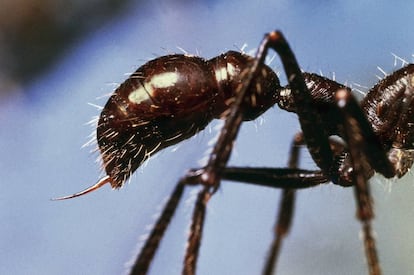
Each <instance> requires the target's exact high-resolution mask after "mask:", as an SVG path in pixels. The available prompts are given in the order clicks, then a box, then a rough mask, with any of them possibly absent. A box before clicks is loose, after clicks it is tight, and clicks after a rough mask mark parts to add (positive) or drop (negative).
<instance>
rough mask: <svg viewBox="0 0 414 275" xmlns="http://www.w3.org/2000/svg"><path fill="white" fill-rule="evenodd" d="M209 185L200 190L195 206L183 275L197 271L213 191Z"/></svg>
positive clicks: (191, 274) (190, 274) (189, 274)
mask: <svg viewBox="0 0 414 275" xmlns="http://www.w3.org/2000/svg"><path fill="white" fill-rule="evenodd" d="M209 189H210V188H209V187H208V186H206V187H204V188H203V190H201V191H200V193H199V194H198V197H197V201H196V204H195V206H194V213H193V217H192V219H191V221H192V223H191V227H190V235H189V237H188V242H187V248H186V252H185V257H184V267H183V273H182V274H183V275H193V274H195V273H196V267H197V257H198V252H199V250H200V243H201V237H202V233H203V230H202V229H203V226H204V221H205V215H206V206H207V202H208V200H209V199H210V197H211V195H212V193H211V192H210V190H209Z"/></svg>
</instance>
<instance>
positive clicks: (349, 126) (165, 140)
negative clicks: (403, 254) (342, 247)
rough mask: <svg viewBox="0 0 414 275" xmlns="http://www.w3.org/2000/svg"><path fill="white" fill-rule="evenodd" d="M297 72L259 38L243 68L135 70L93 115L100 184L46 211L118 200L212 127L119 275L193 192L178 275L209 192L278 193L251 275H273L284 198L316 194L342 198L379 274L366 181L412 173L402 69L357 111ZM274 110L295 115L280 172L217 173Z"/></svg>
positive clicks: (148, 249) (277, 35) (142, 257)
mask: <svg viewBox="0 0 414 275" xmlns="http://www.w3.org/2000/svg"><path fill="white" fill-rule="evenodd" d="M269 50H274V51H275V52H276V53H277V54H278V56H279V57H280V59H281V63H282V65H283V68H284V72H285V73H286V79H287V80H288V85H287V86H282V85H281V84H280V82H279V78H278V76H277V75H276V73H275V72H274V71H273V70H272V69H271V68H270V67H268V66H267V65H266V64H265V58H266V56H267V55H268V51H269ZM299 63H300V62H299ZM299 63H298V62H297V61H296V57H295V55H294V53H293V51H292V50H291V48H290V46H289V44H288V42H287V40H286V39H285V37H284V36H283V34H282V33H281V32H280V31H273V32H270V33H268V34H266V35H265V37H264V39H263V40H262V42H261V44H260V45H259V47H258V50H257V54H256V56H255V57H254V58H253V57H250V56H248V55H246V54H244V53H240V52H236V51H228V52H226V53H223V54H221V55H219V56H217V57H215V58H212V59H210V60H205V59H203V58H201V57H198V56H192V55H185V54H174V55H166V56H162V57H158V58H156V59H153V60H151V61H149V62H147V63H146V64H144V65H143V66H141V67H140V68H139V69H138V70H136V71H135V73H133V74H132V75H131V76H130V77H129V78H128V79H127V80H126V81H125V82H124V83H122V84H121V85H120V86H119V87H118V88H117V89H116V90H115V92H114V93H113V94H112V95H111V97H110V98H109V100H108V102H107V103H106V105H105V106H104V108H103V109H102V112H101V114H100V117H99V120H98V123H97V133H96V137H97V143H98V146H99V151H100V154H101V156H102V161H103V168H104V170H105V173H106V176H104V177H103V178H102V179H101V180H99V181H98V183H97V184H95V185H94V186H92V187H90V188H87V189H86V190H84V191H82V192H79V193H76V194H74V195H70V196H65V197H59V198H56V200H63V199H69V198H74V197H77V196H81V195H84V194H86V193H89V192H91V191H93V190H95V189H97V188H99V187H101V186H103V185H105V184H110V185H111V186H112V188H114V189H118V188H120V187H122V186H123V185H124V184H125V182H126V181H127V180H128V179H129V178H130V176H131V175H132V173H134V172H135V171H136V170H137V169H138V168H139V167H140V166H141V165H142V164H143V163H144V162H145V161H146V160H147V159H148V158H150V157H151V156H152V155H153V154H155V153H157V152H158V151H161V150H163V149H164V148H167V147H169V146H172V145H175V144H177V143H180V142H181V141H183V140H185V139H188V138H190V137H192V136H194V135H195V134H196V133H198V132H200V131H202V130H203V129H204V128H206V126H207V125H208V124H209V123H210V122H211V121H212V120H213V119H223V120H224V121H225V123H224V126H223V128H222V130H221V131H220V133H219V136H218V139H217V141H216V143H215V144H214V145H213V148H212V151H211V153H210V155H209V159H208V162H207V164H206V165H205V166H204V167H201V168H195V169H190V170H189V171H188V172H187V174H186V175H185V176H184V177H182V178H181V179H180V180H179V182H178V183H177V185H176V187H175V189H174V191H173V193H172V194H171V196H170V197H169V199H168V201H167V203H166V204H165V206H164V208H163V210H162V212H161V215H160V216H159V218H158V220H157V221H156V223H155V225H154V226H153V229H152V231H151V233H150V234H149V236H148V238H147V239H146V241H145V244H144V246H143V247H142V249H141V251H140V252H139V255H138V256H137V258H136V260H135V262H134V264H133V266H132V268H131V274H146V273H147V272H148V270H149V268H150V264H151V262H152V259H153V257H154V254H155V253H156V252H157V251H158V247H159V244H160V242H161V241H162V240H163V235H164V233H165V232H166V229H167V227H168V225H169V224H170V221H171V220H172V218H173V216H174V213H175V211H176V209H177V207H178V205H179V203H180V199H181V197H182V194H183V191H184V189H185V187H186V186H194V185H201V186H202V189H201V191H200V192H199V194H198V196H197V199H196V202H195V204H194V212H193V216H192V218H191V227H190V232H189V235H188V242H187V245H186V252H185V256H184V264H183V271H182V273H183V274H196V271H197V258H198V255H199V251H200V249H201V250H202V247H203V246H202V234H203V228H204V221H205V216H206V210H207V209H208V207H207V204H208V201H209V200H210V198H211V197H212V196H213V195H214V193H215V192H216V191H217V190H218V189H219V188H220V184H221V180H223V181H224V180H226V181H237V182H245V183H249V184H253V185H257V186H266V187H273V188H278V189H282V190H283V191H282V197H281V200H280V208H279V210H278V211H279V214H278V216H277V221H276V226H275V229H274V240H273V242H272V243H271V244H270V249H269V251H268V256H267V259H266V261H265V266H264V268H263V271H262V273H263V274H274V273H277V270H276V263H277V258H278V255H279V252H280V247H281V243H282V241H283V239H284V237H285V236H286V234H287V233H288V232H289V230H290V224H291V220H292V218H293V216H294V215H293V214H294V205H295V192H296V190H298V189H305V188H310V187H314V186H317V185H321V184H328V183H332V184H334V185H339V186H342V187H351V188H353V189H354V194H355V201H356V212H357V214H356V216H357V219H358V220H359V221H360V223H361V226H362V242H363V247H364V250H365V257H366V263H367V266H368V272H367V274H370V275H379V274H381V259H379V257H378V255H377V254H378V252H377V250H380V249H379V248H377V245H376V241H375V234H374V230H373V226H372V220H373V218H374V209H373V203H372V201H373V198H372V197H371V193H370V188H369V183H368V181H369V179H370V178H372V177H373V175H374V173H378V174H381V175H382V176H384V177H386V178H393V177H396V178H401V177H403V176H404V175H405V174H406V173H407V172H408V171H409V170H410V168H411V166H412V164H413V162H414V114H413V113H414V65H413V64H408V63H407V64H404V66H403V67H401V68H399V69H397V70H396V71H395V72H394V73H392V74H390V75H388V76H386V77H384V78H383V79H382V80H380V81H379V82H378V83H377V84H376V85H374V86H373V87H372V88H371V89H369V91H368V93H367V94H366V95H365V97H364V98H363V100H362V101H361V102H360V103H359V102H358V101H357V100H356V98H355V97H354V96H353V94H352V93H351V89H350V88H348V87H347V86H345V85H342V84H339V83H337V82H336V81H334V80H331V79H329V78H326V77H323V76H320V75H317V74H314V73H307V72H302V71H301V68H300V65H299ZM274 105H277V106H279V108H280V109H282V110H286V111H288V112H293V113H296V114H297V117H298V120H299V122H300V126H301V132H300V133H298V134H297V135H296V136H294V137H293V136H292V145H291V150H290V156H287V157H286V159H287V162H288V165H287V167H280V168H275V167H233V166H228V165H227V163H228V161H229V158H230V155H231V153H232V149H233V144H234V142H235V141H236V137H237V134H238V132H239V128H240V125H241V124H242V123H243V122H244V121H250V120H254V119H256V118H258V117H259V116H260V115H261V114H263V113H264V112H266V111H267V110H268V109H269V108H270V107H272V106H274ZM301 148H307V149H308V151H309V154H310V155H311V157H312V159H313V161H314V162H315V164H316V165H317V167H318V169H315V170H309V169H301V168H300V167H298V166H299V164H298V162H299V150H300V149H301ZM163 180H165V179H163ZM240 230H243V229H240ZM264 249H265V248H264ZM235 257H237V255H236V256H235ZM361 261H362V259H361ZM258 273H259V271H258Z"/></svg>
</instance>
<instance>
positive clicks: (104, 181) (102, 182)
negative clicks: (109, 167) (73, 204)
mask: <svg viewBox="0 0 414 275" xmlns="http://www.w3.org/2000/svg"><path fill="white" fill-rule="evenodd" d="M110 182H111V178H110V177H109V176H105V177H103V178H101V179H100V180H99V181H98V182H97V183H96V184H95V185H92V186H91V187H88V188H86V189H85V190H83V191H80V192H78V193H75V194H73V195H69V196H63V197H58V198H52V199H51V200H52V201H61V200H67V199H72V198H76V197H79V196H83V195H85V194H87V193H89V192H92V191H95V190H96V189H98V188H100V187H102V186H104V185H105V184H107V183H110Z"/></svg>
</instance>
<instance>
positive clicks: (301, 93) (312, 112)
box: [258, 31, 337, 182]
mask: <svg viewBox="0 0 414 275" xmlns="http://www.w3.org/2000/svg"><path fill="white" fill-rule="evenodd" d="M269 48H271V49H273V50H275V51H276V52H277V53H278V54H279V56H280V59H281V61H282V64H283V67H284V70H285V73H286V77H287V79H288V81H289V86H290V89H291V91H292V96H293V100H294V104H295V107H296V108H295V110H296V113H297V115H298V118H299V122H300V125H301V128H302V132H303V136H304V139H305V142H306V144H307V147H308V149H309V153H310V154H311V156H312V158H313V160H314V161H315V163H316V164H317V165H318V166H319V167H320V168H321V169H322V171H323V172H324V173H325V174H326V176H329V178H330V179H331V180H332V181H333V182H336V180H337V173H336V171H332V167H333V166H334V154H333V152H332V150H331V148H330V142H329V136H328V134H327V133H326V131H325V130H324V127H325V126H324V124H323V123H322V120H321V116H320V114H319V110H318V109H317V108H316V106H315V105H314V104H313V100H312V96H311V93H310V92H309V90H308V88H307V86H306V84H305V80H304V77H303V75H302V72H301V70H300V68H299V65H298V62H297V61H296V58H295V55H294V54H293V52H292V50H291V49H290V46H289V44H288V43H287V41H286V39H285V38H284V36H283V34H282V33H281V32H279V31H274V32H271V33H269V34H266V35H265V37H264V39H263V41H262V43H261V45H260V47H259V53H258V55H261V56H262V57H264V56H266V54H267V51H268V49H269Z"/></svg>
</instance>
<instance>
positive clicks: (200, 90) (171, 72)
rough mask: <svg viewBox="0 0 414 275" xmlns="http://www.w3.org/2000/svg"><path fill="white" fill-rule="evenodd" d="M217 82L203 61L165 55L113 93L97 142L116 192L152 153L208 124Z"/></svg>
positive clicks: (191, 134)
mask: <svg viewBox="0 0 414 275" xmlns="http://www.w3.org/2000/svg"><path fill="white" fill-rule="evenodd" d="M217 90H218V89H217V82H216V81H215V79H214V76H213V75H212V73H211V68H210V67H209V65H208V64H207V63H206V62H205V60H204V59H202V58H199V57H192V56H185V55H169V56H163V57H160V58H157V59H155V60H152V61H149V62H148V63H146V64H145V65H143V66H142V67H140V68H139V69H138V70H137V71H136V72H135V73H134V74H132V75H131V76H130V77H129V78H128V79H127V80H126V81H125V82H124V83H122V84H121V85H120V86H119V88H118V89H116V91H115V92H114V94H112V96H111V97H110V99H109V101H108V102H107V104H106V105H105V107H104V109H103V110H102V113H101V116H100V119H99V122H98V127H97V140H98V145H99V149H100V152H101V155H102V159H103V166H104V168H105V171H106V173H107V174H108V176H109V177H110V178H111V185H112V187H114V188H118V187H120V186H122V184H123V183H124V182H125V180H126V179H127V178H128V177H129V176H130V175H131V174H132V173H133V172H134V171H135V170H136V169H137V168H138V167H139V166H140V165H141V164H142V163H143V162H144V161H145V160H146V159H147V158H148V157H149V156H150V155H152V154H154V153H155V152H157V151H159V150H161V149H163V148H165V147H167V146H170V145H173V144H176V143H178V142H180V141H182V140H184V139H187V138H189V137H191V136H193V135H194V134H195V133H196V132H198V131H199V130H202V129H204V128H205V127H206V125H207V124H208V123H209V122H210V121H211V120H212V113H213V109H214V102H215V101H216V99H215V97H216V96H217Z"/></svg>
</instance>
